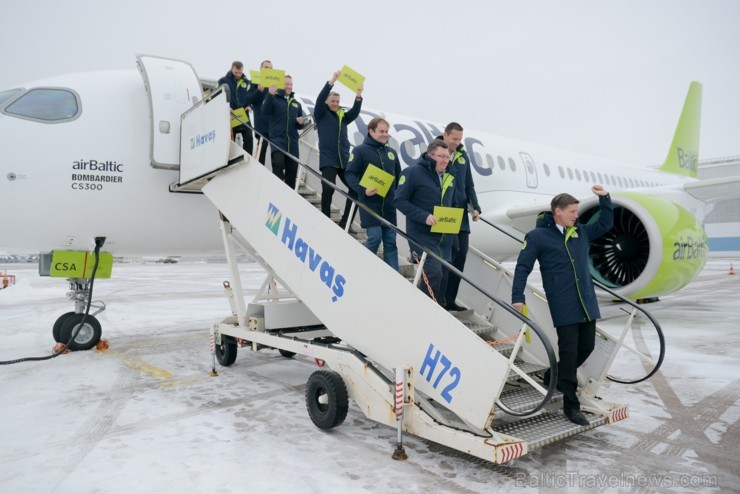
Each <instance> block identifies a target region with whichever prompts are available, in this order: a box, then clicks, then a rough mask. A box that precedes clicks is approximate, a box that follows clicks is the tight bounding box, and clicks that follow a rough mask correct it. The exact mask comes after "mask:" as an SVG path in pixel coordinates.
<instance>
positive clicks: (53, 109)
mask: <svg viewBox="0 0 740 494" xmlns="http://www.w3.org/2000/svg"><path fill="white" fill-rule="evenodd" d="M79 109H80V108H79V105H78V103H77V97H76V96H75V94H74V93H73V92H72V91H70V90H68V89H55V88H45V89H31V90H30V91H27V92H26V93H25V94H23V95H22V96H21V97H20V98H18V99H17V100H15V101H13V102H12V103H11V104H9V105H8V106H7V107H6V108H5V110H4V111H3V112H4V113H7V114H9V115H15V116H19V117H23V118H30V119H33V120H42V121H45V122H59V121H60V120H71V119H73V118H74V117H76V116H77V114H78V113H79Z"/></svg>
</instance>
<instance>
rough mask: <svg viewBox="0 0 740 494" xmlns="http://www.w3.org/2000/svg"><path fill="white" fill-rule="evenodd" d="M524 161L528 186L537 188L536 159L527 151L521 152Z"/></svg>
mask: <svg viewBox="0 0 740 494" xmlns="http://www.w3.org/2000/svg"><path fill="white" fill-rule="evenodd" d="M519 156H521V157H522V163H524V173H525V175H526V177H527V187H529V188H530V189H536V188H537V167H536V166H534V160H533V159H532V157H531V156H530V155H529V154H527V153H519Z"/></svg>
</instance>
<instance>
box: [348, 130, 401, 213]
mask: <svg viewBox="0 0 740 494" xmlns="http://www.w3.org/2000/svg"><path fill="white" fill-rule="evenodd" d="M369 164H372V165H375V166H377V167H378V168H382V169H383V171H385V172H386V173H390V174H391V175H393V176H394V177H395V179H394V180H393V183H392V184H391V187H390V189H388V193H387V194H386V195H385V197H381V196H380V194H375V195H374V196H369V197H368V196H366V195H365V187H362V186H361V185H360V180H362V177H363V175H365V170H366V169H367V165H369ZM344 177H345V178H346V179H347V183H348V184H349V186H350V187H352V190H354V191H355V192H357V196H358V200H359V201H360V203H362V204H364V205H366V206H367V207H369V208H370V209H371V210H373V211H374V212H375V213H376V214H377V215H378V216H382V217H383V218H385V219H386V220H388V221H390V222H391V223H392V224H394V225H395V224H396V207H395V206H394V205H393V203H394V201H395V198H396V187H397V185H398V179H399V178H400V177H401V162H400V161H398V153H397V152H396V151H394V150H393V148H391V147H390V146H389V145H388V144H381V143H380V142H378V141H376V140H375V139H373V138H372V137H370V135H369V134H368V135H367V136H366V137H365V141H364V142H363V143H362V144H360V145H359V146H356V147H355V149H354V150H353V151H352V154H351V155H350V156H349V164H348V165H347V171H346V173H345V175H344ZM360 221H361V224H362V227H363V228H369V227H371V226H383V225H382V224H381V222H380V221H379V220H378V219H377V218H376V217H375V216H373V215H372V214H370V213H369V212H367V211H365V210H364V208H360Z"/></svg>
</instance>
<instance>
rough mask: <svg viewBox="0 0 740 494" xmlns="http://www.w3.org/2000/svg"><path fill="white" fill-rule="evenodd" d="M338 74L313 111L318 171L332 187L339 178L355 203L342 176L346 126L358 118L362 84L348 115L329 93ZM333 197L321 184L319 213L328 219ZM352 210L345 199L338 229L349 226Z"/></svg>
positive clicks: (346, 147) (346, 160)
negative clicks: (317, 149)
mask: <svg viewBox="0 0 740 494" xmlns="http://www.w3.org/2000/svg"><path fill="white" fill-rule="evenodd" d="M339 74H340V72H339V71H336V72H334V74H333V75H332V77H331V79H329V80H328V81H327V82H326V84H324V88H323V89H322V90H321V92H320V93H319V96H318V98H316V108H315V109H314V111H313V118H314V120H315V121H316V131H317V133H318V135H319V170H321V176H322V177H324V178H325V179H326V180H328V181H329V182H331V183H332V184H336V183H337V177H339V178H340V180H341V181H342V182H344V185H346V186H347V188H348V189H349V196H350V197H353V198H355V199H356V198H357V196H356V195H354V194H355V193H354V191H353V190H352V188H351V187H350V186H349V184H348V183H347V179H346V178H345V177H344V173H345V171H346V169H347V164H348V163H349V137H348V136H347V126H348V125H349V124H350V123H352V122H354V121H355V119H356V118H357V117H358V116H359V115H360V109H361V108H362V84H360V87H358V88H357V91H355V93H356V96H355V102H354V104H353V105H352V108H351V109H350V110H349V111H347V110H346V109H344V108H342V107H341V106H339V93H337V92H336V91H332V88H333V87H334V83H335V82H337V78H338V77H339ZM333 195H334V188H332V187H331V186H330V185H328V184H327V183H325V182H322V183H321V212H322V213H324V214H325V215H326V216H327V217H331V198H332V196H333ZM351 208H352V201H350V200H349V199H347V201H346V202H345V204H344V214H342V219H341V220H340V221H339V227H340V228H344V227H345V226H346V225H347V222H348V221H349V223H352V219H351V218H349V211H350V209H351Z"/></svg>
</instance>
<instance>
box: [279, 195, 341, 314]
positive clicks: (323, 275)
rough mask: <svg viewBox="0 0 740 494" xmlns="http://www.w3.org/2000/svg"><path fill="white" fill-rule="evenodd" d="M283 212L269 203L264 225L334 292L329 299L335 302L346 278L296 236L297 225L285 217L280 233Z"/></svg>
mask: <svg viewBox="0 0 740 494" xmlns="http://www.w3.org/2000/svg"><path fill="white" fill-rule="evenodd" d="M282 216H283V213H282V212H281V211H280V210H279V209H278V208H277V206H275V205H274V204H272V203H270V205H269V206H268V207H267V221H266V222H265V226H266V227H267V228H268V229H269V230H270V231H271V232H272V233H273V234H274V235H275V236H276V237H278V238H280V241H281V242H282V243H283V245H285V246H286V247H287V248H288V249H290V250H291V251H292V252H293V253H294V254H295V256H296V257H297V258H298V259H300V260H301V261H302V262H303V264H305V265H306V266H308V269H310V270H311V271H313V272H314V273H316V274H317V275H318V276H319V278H320V279H321V281H322V282H324V284H325V285H326V286H327V287H329V288H330V289H331V291H332V292H333V293H334V296H332V298H331V301H332V302H336V301H337V300H339V298H340V297H341V296H342V295H344V285H345V284H346V283H347V279H346V278H345V277H344V276H342V275H341V274H337V273H336V270H335V269H334V267H333V266H332V265H331V263H330V262H329V261H327V260H326V259H324V258H323V257H322V256H321V254H319V253H318V252H316V251H315V250H314V249H313V247H311V246H310V245H309V244H308V243H307V242H306V241H305V240H303V238H301V237H299V236H298V225H296V224H295V223H293V222H292V221H290V218H288V217H287V216H286V217H285V223H284V225H283V232H282V235H281V234H280V224H281V223H282V221H281V220H282Z"/></svg>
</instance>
